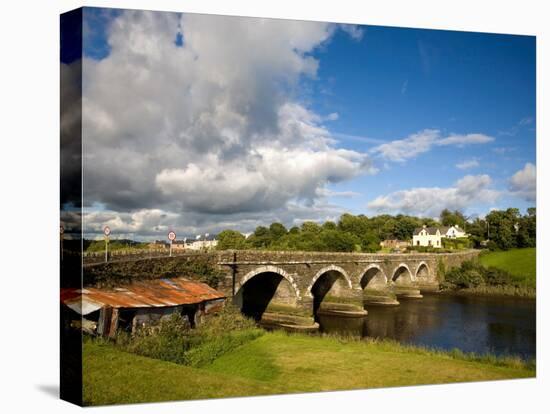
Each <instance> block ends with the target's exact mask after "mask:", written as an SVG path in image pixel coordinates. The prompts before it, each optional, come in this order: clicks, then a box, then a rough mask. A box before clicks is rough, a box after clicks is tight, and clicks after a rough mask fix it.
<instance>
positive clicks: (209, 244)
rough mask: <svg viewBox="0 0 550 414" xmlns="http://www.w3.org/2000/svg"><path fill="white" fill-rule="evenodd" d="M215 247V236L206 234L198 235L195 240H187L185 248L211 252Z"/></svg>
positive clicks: (216, 241)
mask: <svg viewBox="0 0 550 414" xmlns="http://www.w3.org/2000/svg"><path fill="white" fill-rule="evenodd" d="M217 245H218V240H217V239H216V236H214V235H211V234H208V233H207V234H204V235H203V234H200V235H198V236H197V237H196V238H195V240H192V239H191V240H190V239H188V240H187V243H186V244H185V247H186V249H190V250H213V249H215V248H216V246H217Z"/></svg>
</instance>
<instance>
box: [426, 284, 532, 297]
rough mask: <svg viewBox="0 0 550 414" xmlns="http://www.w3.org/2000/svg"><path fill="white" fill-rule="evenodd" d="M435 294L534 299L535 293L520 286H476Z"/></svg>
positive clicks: (529, 288)
mask: <svg viewBox="0 0 550 414" xmlns="http://www.w3.org/2000/svg"><path fill="white" fill-rule="evenodd" d="M436 294H441V295H463V296H488V297H509V298H512V297H514V298H523V299H536V298H537V291H536V289H534V288H531V287H521V286H519V287H518V286H477V287H472V288H464V289H448V290H441V291H439V292H437V293H436Z"/></svg>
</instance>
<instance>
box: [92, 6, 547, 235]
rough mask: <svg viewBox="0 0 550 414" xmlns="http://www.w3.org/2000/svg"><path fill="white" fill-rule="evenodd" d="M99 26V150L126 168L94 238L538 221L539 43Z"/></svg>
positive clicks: (136, 22) (249, 24) (195, 23)
mask: <svg viewBox="0 0 550 414" xmlns="http://www.w3.org/2000/svg"><path fill="white" fill-rule="evenodd" d="M84 23H85V24H84V55H85V60H84V87H83V94H84V109H85V113H86V114H88V115H87V116H86V117H85V122H84V132H85V133H84V137H85V151H86V148H87V151H88V153H89V154H90V157H92V158H95V159H97V157H101V154H103V151H109V154H112V153H113V148H116V151H117V153H118V158H119V159H124V160H126V166H127V167H126V169H124V170H123V169H118V168H119V167H118V164H112V165H111V164H109V163H108V162H105V163H104V165H101V166H98V165H96V163H90V164H88V165H89V166H88V167H87V168H89V169H88V170H86V168H85V171H84V172H85V179H86V176H88V177H89V180H88V182H89V183H90V184H89V190H87V193H86V194H85V197H86V198H87V200H86V201H87V204H88V205H91V206H93V207H91V208H90V213H91V214H94V215H95V216H94V219H90V223H92V222H93V224H90V226H91V227H93V229H95V230H99V229H100V224H98V223H99V222H96V221H97V220H100V221H102V222H106V221H109V222H110V223H111V224H112V225H113V224H114V225H115V227H116V226H117V225H120V231H121V232H128V233H131V232H134V233H137V234H138V236H143V237H146V236H148V235H154V234H157V232H162V231H165V230H166V229H167V228H181V231H183V232H193V231H195V232H199V231H206V230H208V231H217V230H219V229H220V228H224V227H228V226H229V227H235V228H239V229H241V230H243V231H247V230H251V229H252V228H253V227H254V226H255V225H258V224H261V223H264V222H267V223H269V222H271V221H275V220H279V221H282V222H284V223H285V224H287V225H292V224H297V223H299V222H300V221H303V220H308V219H312V220H320V221H322V220H326V219H334V218H337V217H338V215H339V214H341V213H342V212H344V211H349V212H352V213H356V214H367V215H374V214H379V213H390V214H396V213H407V214H414V215H419V216H437V215H438V212H439V211H440V210H441V209H442V208H456V209H460V210H462V211H463V212H464V213H466V214H467V215H477V214H479V215H483V214H485V213H487V212H488V211H489V210H490V209H491V208H507V207H518V208H520V209H521V210H524V209H525V208H527V207H530V206H533V205H534V204H535V183H536V173H535V166H536V144H535V137H536V130H535V125H536V119H535V113H536V108H535V90H536V88H535V49H536V47H535V46H536V43H535V38H534V37H530V36H514V35H501V34H483V33H467V32H457V31H436V30H424V29H406V28H392V27H379V26H342V25H333V24H324V23H311V22H291V21H284V20H270V19H267V20H263V21H260V20H258V19H247V18H231V17H220V16H200V15H190V14H176V13H163V12H156V13H142V12H139V11H132V12H128V11H126V12H125V11H120V10H111V9H90V8H87V9H85V13H84ZM144 80H145V81H144ZM155 143H156V145H155ZM167 148H171V150H168V149H167ZM158 160H164V162H162V163H160V162H158ZM128 166H130V167H128ZM132 168H135V170H133V171H132ZM197 183H199V184H197ZM94 220H95V221H94ZM117 223H118V224H117ZM111 227H112V226H111ZM95 230H90V231H92V232H93V231H95Z"/></svg>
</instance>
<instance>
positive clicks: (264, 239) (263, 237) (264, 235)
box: [249, 226, 272, 249]
mask: <svg viewBox="0 0 550 414" xmlns="http://www.w3.org/2000/svg"><path fill="white" fill-rule="evenodd" d="M271 240H272V239H271V233H270V231H269V229H268V228H267V227H264V226H258V227H256V230H254V233H253V234H252V235H251V236H250V237H249V243H250V244H251V245H252V246H253V247H255V248H257V249H258V248H260V249H261V248H266V247H268V246H269V245H270V244H271Z"/></svg>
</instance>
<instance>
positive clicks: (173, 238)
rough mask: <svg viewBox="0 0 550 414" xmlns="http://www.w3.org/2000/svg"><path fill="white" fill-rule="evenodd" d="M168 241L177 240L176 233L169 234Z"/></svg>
mask: <svg viewBox="0 0 550 414" xmlns="http://www.w3.org/2000/svg"><path fill="white" fill-rule="evenodd" d="M168 240H170V241H174V240H176V233H174V232H173V231H171V232H170V233H168Z"/></svg>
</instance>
